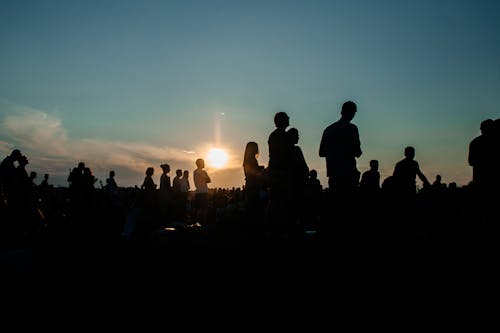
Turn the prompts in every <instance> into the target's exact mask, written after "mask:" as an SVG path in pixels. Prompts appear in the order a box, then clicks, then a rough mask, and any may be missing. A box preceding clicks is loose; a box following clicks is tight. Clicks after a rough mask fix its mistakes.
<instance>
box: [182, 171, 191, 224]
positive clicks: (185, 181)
mask: <svg viewBox="0 0 500 333" xmlns="http://www.w3.org/2000/svg"><path fill="white" fill-rule="evenodd" d="M190 189H191V185H190V184H189V171H188V170H184V172H183V173H182V178H181V179H180V182H179V190H180V203H179V207H180V208H179V209H180V214H181V218H182V219H183V220H186V210H187V208H188V195H189V190H190Z"/></svg>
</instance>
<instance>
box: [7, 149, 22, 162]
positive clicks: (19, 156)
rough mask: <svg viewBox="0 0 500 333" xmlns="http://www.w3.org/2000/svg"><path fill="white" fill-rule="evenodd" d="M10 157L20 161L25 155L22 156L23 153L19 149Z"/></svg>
mask: <svg viewBox="0 0 500 333" xmlns="http://www.w3.org/2000/svg"><path fill="white" fill-rule="evenodd" d="M10 156H11V157H13V158H14V160H16V161H18V160H19V159H20V158H21V156H23V154H21V151H20V150H19V149H14V150H13V151H12V152H11V153H10Z"/></svg>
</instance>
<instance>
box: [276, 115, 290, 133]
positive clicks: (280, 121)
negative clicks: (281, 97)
mask: <svg viewBox="0 0 500 333" xmlns="http://www.w3.org/2000/svg"><path fill="white" fill-rule="evenodd" d="M274 125H276V127H277V128H282V129H285V128H287V127H288V125H290V117H288V115H287V114H286V112H283V111H280V112H278V113H276V114H275V115H274Z"/></svg>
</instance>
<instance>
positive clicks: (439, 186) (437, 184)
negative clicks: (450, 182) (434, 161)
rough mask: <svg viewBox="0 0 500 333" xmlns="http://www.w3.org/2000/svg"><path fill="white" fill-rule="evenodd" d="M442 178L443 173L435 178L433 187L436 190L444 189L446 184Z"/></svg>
mask: <svg viewBox="0 0 500 333" xmlns="http://www.w3.org/2000/svg"><path fill="white" fill-rule="evenodd" d="M441 179H442V177H441V175H436V178H435V179H434V182H432V188H433V189H434V190H437V191H440V190H442V189H443V188H445V187H446V184H443V183H442V182H441Z"/></svg>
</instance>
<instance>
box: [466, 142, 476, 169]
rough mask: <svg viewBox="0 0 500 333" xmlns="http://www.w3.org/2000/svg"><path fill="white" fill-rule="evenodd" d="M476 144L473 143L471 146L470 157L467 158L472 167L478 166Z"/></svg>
mask: <svg viewBox="0 0 500 333" xmlns="http://www.w3.org/2000/svg"><path fill="white" fill-rule="evenodd" d="M475 148H476V147H475V142H474V141H472V142H471V143H470V144H469V156H468V157H467V161H468V162H469V165H470V166H474V165H475V164H476V159H477V158H476V149H475Z"/></svg>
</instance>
